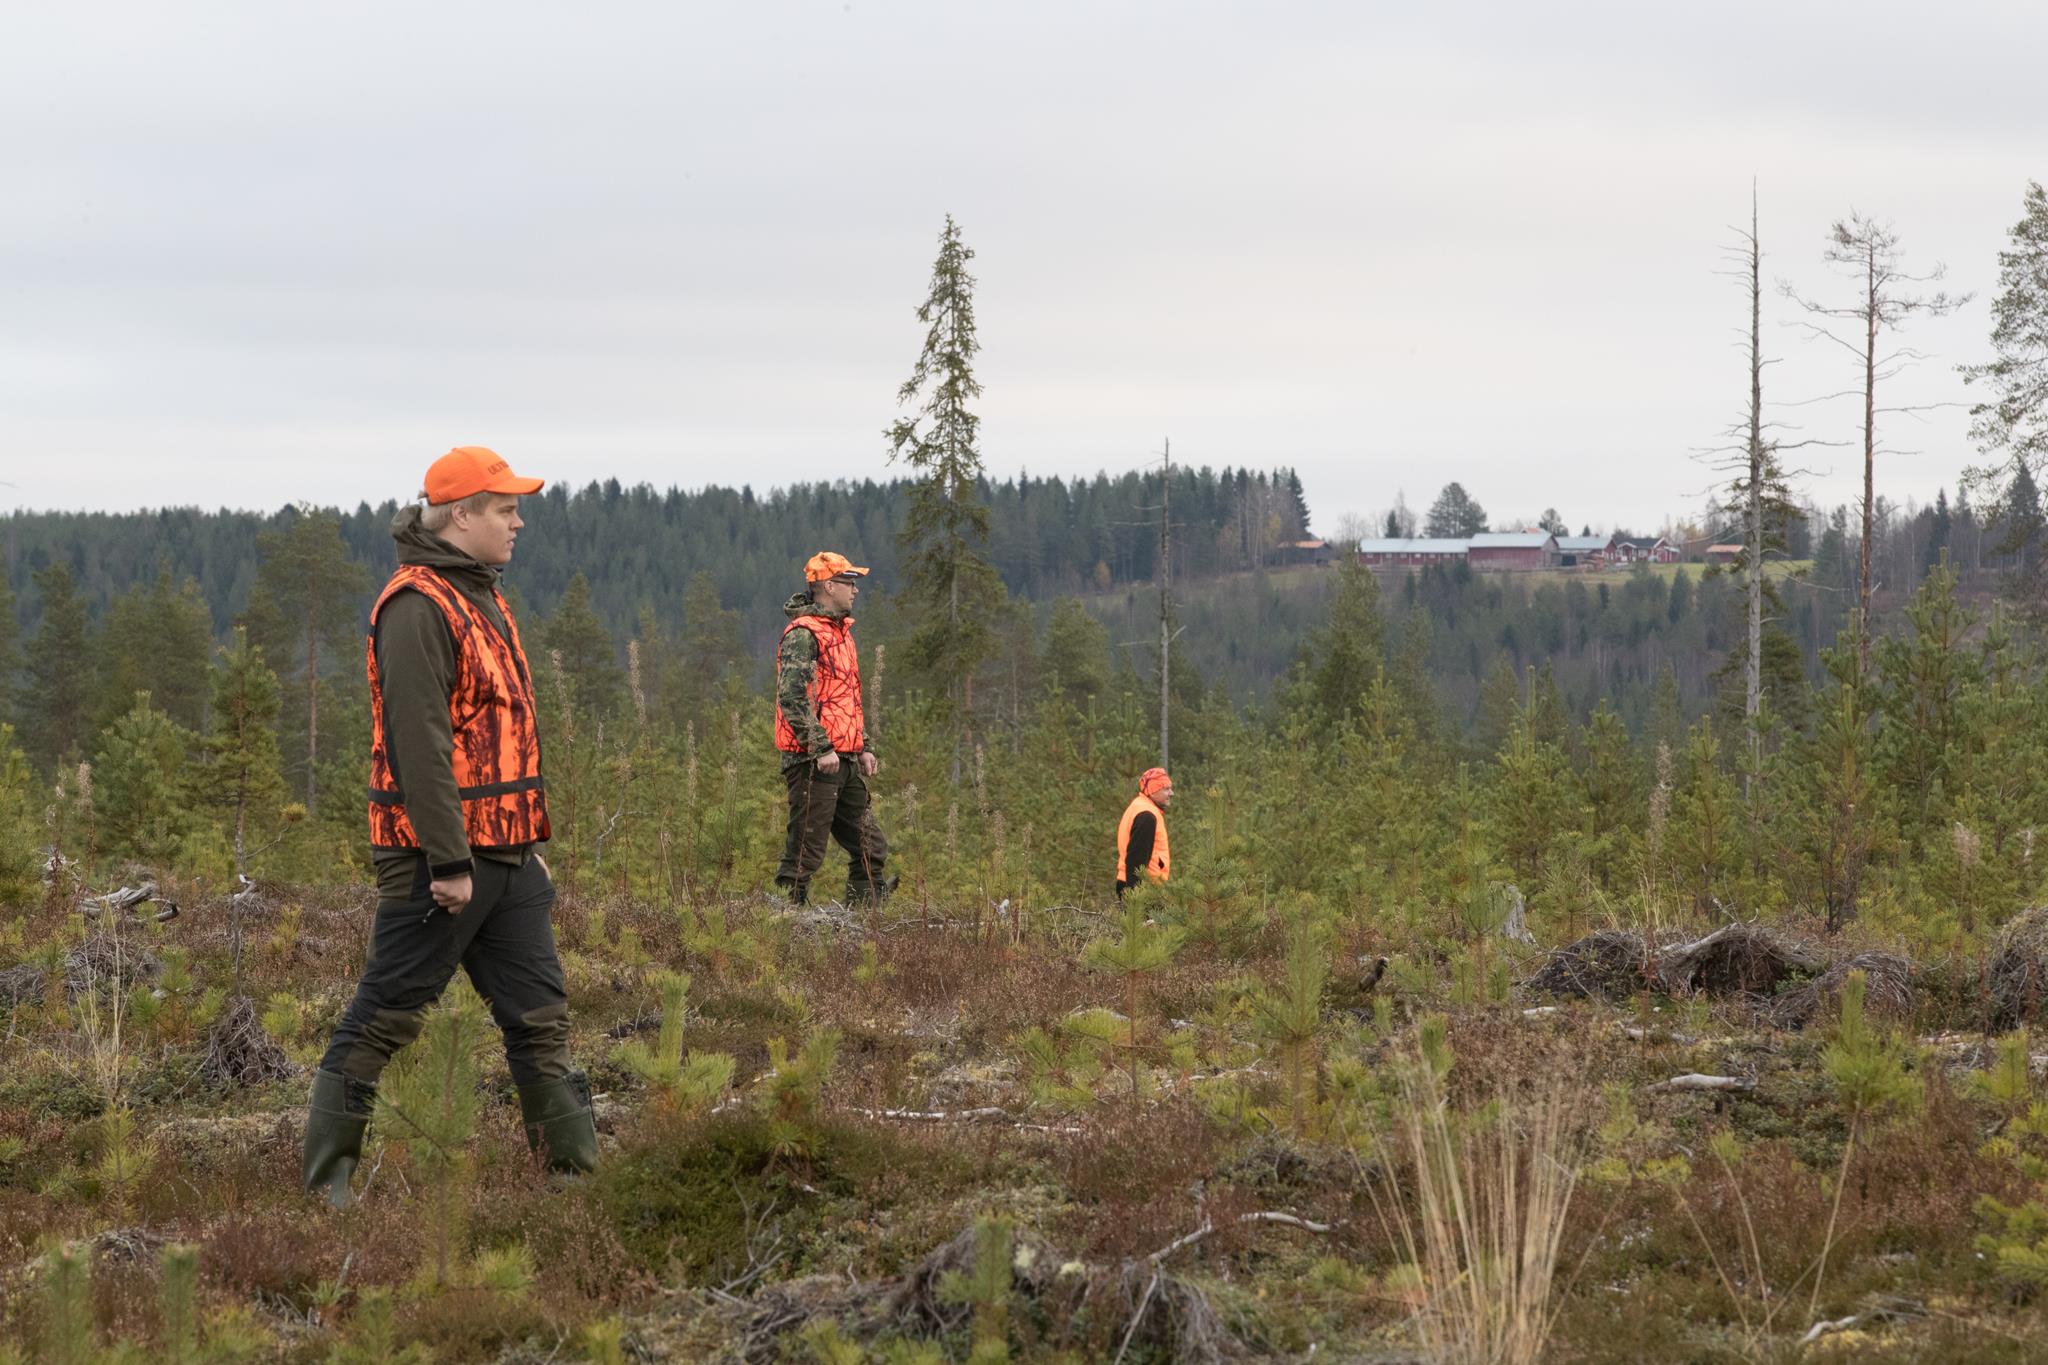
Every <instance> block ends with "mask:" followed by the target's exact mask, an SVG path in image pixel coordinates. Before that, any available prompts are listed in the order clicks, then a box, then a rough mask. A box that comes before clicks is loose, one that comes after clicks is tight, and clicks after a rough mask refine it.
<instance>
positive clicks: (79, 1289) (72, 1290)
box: [35, 1246, 99, 1365]
mask: <svg viewBox="0 0 2048 1365" xmlns="http://www.w3.org/2000/svg"><path fill="white" fill-rule="evenodd" d="M43 1260H44V1264H45V1267H46V1270H45V1276H44V1280H43V1330H42V1337H41V1340H40V1342H39V1344H38V1349H37V1352H36V1357H35V1358H36V1359H37V1360H40V1361H45V1362H48V1365H93V1362H94V1361H96V1360H98V1359H99V1347H98V1345H97V1344H96V1343H95V1342H94V1340H93V1321H92V1253H91V1252H90V1251H87V1250H84V1249H83V1248H74V1247H68V1246H52V1247H51V1248H50V1249H49V1251H48V1253H47V1254H46V1255H45V1256H44V1258H43Z"/></svg>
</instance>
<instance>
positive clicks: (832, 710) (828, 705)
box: [775, 616, 867, 754]
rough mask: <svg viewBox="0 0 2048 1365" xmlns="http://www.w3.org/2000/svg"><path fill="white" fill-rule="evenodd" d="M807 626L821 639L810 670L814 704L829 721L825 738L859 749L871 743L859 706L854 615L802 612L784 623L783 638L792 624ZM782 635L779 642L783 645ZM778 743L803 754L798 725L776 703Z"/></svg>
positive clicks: (834, 744)
mask: <svg viewBox="0 0 2048 1365" xmlns="http://www.w3.org/2000/svg"><path fill="white" fill-rule="evenodd" d="M799 629H801V630H808V631H809V632H810V633H811V634H812V635H815V636H816V637H817V639H818V668H817V671H816V672H815V673H813V674H812V675H811V686H810V698H811V710H812V712H813V713H814V714H815V715H816V716H817V717H818V720H819V721H820V722H821V723H822V724H823V725H824V727H825V735H826V738H828V739H830V740H831V741H832V747H833V748H834V749H836V750H838V751H839V752H840V753H842V754H857V753H859V752H861V750H863V749H864V748H866V747H867V731H866V729H865V728H864V725H863V718H862V716H861V707H860V655H859V654H858V653H857V652H856V651H855V649H854V646H853V618H852V617H851V616H842V617H838V618H836V619H835V618H833V617H830V616H799V617H797V618H795V619H794V620H792V621H791V622H790V623H789V624H788V625H786V626H784V627H783V628H782V636H781V639H787V638H788V636H789V633H790V632H791V631H792V630H799ZM780 647H781V646H780V640H778V642H777V648H778V649H780ZM775 747H776V748H778V749H780V750H782V752H784V753H786V754H800V753H803V752H804V746H803V745H802V744H800V743H798V742H797V737H796V731H795V730H794V729H792V728H791V727H790V723H789V718H788V717H787V716H785V715H783V714H782V703H781V701H780V700H778V701H777V702H776V703H775Z"/></svg>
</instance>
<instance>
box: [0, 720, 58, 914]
mask: <svg viewBox="0 0 2048 1365" xmlns="http://www.w3.org/2000/svg"><path fill="white" fill-rule="evenodd" d="M47 797H48V793H47V792H46V790H45V789H44V788H43V786H42V784H41V783H40V782H38V781H36V778H35V774H34V773H32V772H31V771H30V770H29V766H28V757H27V756H26V755H25V754H23V753H22V751H21V746H20V745H18V744H16V743H15V741H14V727H13V726H11V725H9V724H7V723H6V722H5V721H0V905H27V904H28V903H29V898H30V897H31V896H32V895H34V894H35V891H36V887H37V884H38V882H39V880H40V878H41V876H42V851H41V846H42V845H43V844H45V843H46V842H47V835H46V834H45V831H44V829H43V807H44V805H45V804H46V802H47Z"/></svg>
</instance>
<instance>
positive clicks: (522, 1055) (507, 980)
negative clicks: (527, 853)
mask: <svg viewBox="0 0 2048 1365" xmlns="http://www.w3.org/2000/svg"><path fill="white" fill-rule="evenodd" d="M415 861H416V862H417V863H418V868H417V870H416V871H415V872H414V873H413V878H412V885H411V888H410V892H409V894H406V895H404V896H402V897H399V896H392V895H390V894H389V890H390V889H391V888H390V886H389V885H388V884H387V886H386V894H385V895H384V896H382V897H381V898H380V899H379V900H378V902H377V922H376V924H375V926H374V927H373V928H372V929H371V931H370V957H369V961H367V962H365V963H364V964H363V977H362V980H361V981H360V982H359V983H357V985H356V994H355V998H354V999H353V1000H351V1001H349V1004H348V1008H347V1009H346V1010H344V1011H343V1012H342V1016H341V1022H340V1023H339V1024H337V1025H336V1026H335V1029H334V1038H333V1041H331V1042H330V1043H328V1045H327V1056H326V1057H325V1058H324V1059H323V1060H322V1061H321V1063H320V1069H321V1070H322V1071H332V1072H335V1073H337V1074H338V1075H342V1076H347V1077H350V1078H352V1079H354V1080H358V1081H363V1082H366V1083H368V1084H371V1085H375V1084H376V1083H377V1079H378V1077H380V1076H382V1075H383V1074H384V1068H385V1066H386V1065H388V1064H389V1063H390V1061H391V1057H392V1054H393V1053H395V1052H397V1051H398V1049H400V1048H402V1047H404V1046H405V1045H406V1044H407V1043H410V1042H411V1041H412V1040H413V1039H415V1038H417V1037H419V1034H420V1027H421V1025H422V1024H423V1023H424V1022H425V1017H426V1012H427V1011H428V1010H429V1009H430V1008H432V1007H433V1004H434V1002H435V1001H436V1000H439V999H440V998H441V992H442V991H443V990H444V989H446V987H447V985H448V980H449V978H450V977H452V976H454V975H455V969H456V968H457V967H461V968H462V969H463V970H464V971H466V972H468V973H469V979H470V982H471V984H472V985H474V986H475V987H476V993H477V994H478V995H480V996H482V997H483V998H484V1000H485V1001H487V1002H488V1003H489V1004H490V1007H491V1017H492V1018H493V1019H494V1020H496V1021H497V1024H498V1028H499V1030H500V1031H502V1032H503V1033H504V1035H505V1060H506V1062H507V1063H509V1064H510V1066H511V1068H512V1079H513V1081H514V1082H516V1083H517V1084H519V1085H522V1086H527V1085H534V1084H536V1083H538V1082H541V1081H551V1080H559V1079H561V1078H562V1077H564V1076H566V1075H568V1074H569V1070H570V1067H569V996H568V988H567V984H566V983H565V982H564V981H563V979H562V962H561V959H560V958H559V957H557V956H556V955H555V927H554V923H553V921H552V920H551V919H550V918H549V913H548V912H549V911H550V910H552V909H553V907H554V904H555V884H554V883H553V882H552V881H550V880H549V879H548V874H547V870H546V869H545V868H543V867H542V866H541V863H540V860H539V859H538V858H528V859H527V860H526V862H525V863H524V864H523V865H521V866H517V867H515V866H513V865H512V864H510V863H500V862H493V861H492V860H490V859H488V858H478V859H477V860H476V867H475V871H473V872H472V873H471V874H470V875H471V879H472V880H471V886H472V887H473V888H474V889H473V891H472V894H471V897H470V902H469V904H468V905H466V906H464V907H463V910H462V913H461V914H459V915H451V914H449V913H448V912H447V911H445V910H443V909H442V908H441V907H440V906H438V905H436V904H434V898H433V896H432V895H431V894H429V893H428V890H427V885H428V877H427V860H426V859H425V858H423V857H422V858H418V859H416V860H415Z"/></svg>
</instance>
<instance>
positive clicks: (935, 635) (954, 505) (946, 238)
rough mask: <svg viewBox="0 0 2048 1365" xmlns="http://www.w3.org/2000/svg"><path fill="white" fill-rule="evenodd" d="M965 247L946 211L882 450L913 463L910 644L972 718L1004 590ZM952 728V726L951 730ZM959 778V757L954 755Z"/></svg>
mask: <svg viewBox="0 0 2048 1365" xmlns="http://www.w3.org/2000/svg"><path fill="white" fill-rule="evenodd" d="M973 259H974V252H973V251H972V250H971V249H970V248H969V247H968V246H967V244H966V243H965V242H963V241H962V240H961V237H960V228H959V226H958V225H957V224H956V223H954V221H953V218H952V215H950V214H948V215H947V217H946V226H945V230H944V231H942V232H941V233H940V234H939V254H938V259H937V260H935V261H934V262H933V263H932V277H931V286H930V290H929V292H928V293H927V295H926V297H925V301H924V302H923V303H922V304H920V305H919V306H918V310H917V320H918V321H919V322H921V323H923V324H925V328H926V331H925V339H924V348H923V349H922V350H921V351H920V352H919V353H918V357H917V362H916V364H914V365H913V366H911V370H910V377H909V378H908V379H906V380H904V381H903V384H902V386H901V387H900V388H899V389H897V391H896V401H897V403H898V405H899V406H907V405H910V404H916V411H915V412H914V413H912V414H910V415H907V416H904V417H900V418H898V419H897V420H896V422H895V423H894V424H892V425H891V426H890V428H889V430H888V433H887V435H888V438H889V459H890V460H891V462H894V461H897V460H901V461H902V462H903V463H904V464H906V465H908V466H909V467H910V469H911V471H912V478H913V482H912V484H911V487H910V507H909V512H908V515H907V517H906V518H905V520H904V523H903V531H902V533H901V535H900V537H899V539H900V541H901V543H902V546H903V552H904V565H903V567H904V577H905V580H906V581H905V590H904V595H905V596H906V597H907V598H908V599H910V600H911V601H912V602H914V603H916V604H917V605H918V607H919V608H921V611H920V614H919V616H918V620H917V625H916V627H915V629H914V630H913V631H912V634H911V642H910V643H911V653H912V656H913V661H914V662H915V663H916V664H918V665H919V666H920V667H921V668H922V670H923V671H924V672H925V674H926V675H927V676H928V677H931V678H933V679H938V680H942V681H943V682H944V684H945V686H946V690H947V695H948V697H949V699H950V701H951V703H952V710H953V720H954V723H955V725H956V727H957V726H971V724H972V720H973V717H972V712H973V706H974V691H973V686H974V669H975V666H976V665H977V664H979V663H980V662H981V660H982V659H984V658H985V657H987V655H988V653H989V650H990V647H991V644H992V640H991V632H990V629H989V625H988V620H989V614H990V613H991V612H992V611H993V610H994V608H995V607H996V605H997V604H998V603H1000V602H1001V601H1002V598H1003V595H1004V594H1003V584H1002V580H1001V579H1000V578H999V577H997V575H996V571H995V569H994V567H993V566H992V565H990V563H989V562H988V560H987V559H985V558H984V557H983V552H984V548H985V546H986V545H987V543H988V532H989V511H988V507H987V505H986V504H985V503H984V502H983V501H982V498H981V491H980V481H981V477H982V466H981V451H980V447H979V445H978V433H979V430H980V425H981V419H980V418H979V417H977V416H975V414H974V413H973V411H972V410H970V409H969V407H968V400H970V399H973V398H978V397H980V396H981V384H980V382H979V381H977V380H976V379H975V377H974V368H973V365H974V356H975V353H976V352H977V351H979V350H980V349H981V343H980V341H979V340H978V339H977V338H976V335H975V323H974V277H973V276H972V275H970V274H968V273H967V263H968V262H969V261H971V260H973ZM957 733H958V731H957V730H956V734H957ZM953 766H954V777H955V780H956V781H957V780H958V776H959V771H958V770H959V759H958V756H957V749H956V756H955V759H954V765H953Z"/></svg>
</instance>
